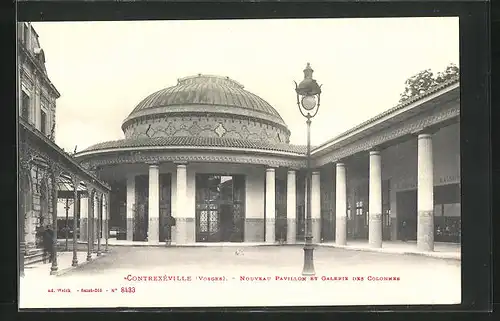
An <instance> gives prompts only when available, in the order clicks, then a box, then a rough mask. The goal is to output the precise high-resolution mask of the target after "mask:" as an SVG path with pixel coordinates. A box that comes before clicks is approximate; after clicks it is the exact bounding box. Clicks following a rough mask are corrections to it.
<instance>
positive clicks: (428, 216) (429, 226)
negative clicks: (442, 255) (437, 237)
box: [417, 133, 434, 251]
mask: <svg viewBox="0 0 500 321" xmlns="http://www.w3.org/2000/svg"><path fill="white" fill-rule="evenodd" d="M432 157H433V156H432V135H431V134H427V133H426V134H420V135H418V182H417V211H418V218H417V247H418V249H419V250H421V251H434V173H433V171H434V170H433V159H432Z"/></svg>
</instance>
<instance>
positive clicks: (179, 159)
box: [82, 151, 306, 170]
mask: <svg viewBox="0 0 500 321" xmlns="http://www.w3.org/2000/svg"><path fill="white" fill-rule="evenodd" d="M193 162H195V163H233V164H255V165H266V166H269V167H287V168H291V169H296V170H297V169H300V168H303V167H305V166H306V164H305V160H302V159H289V158H286V157H276V156H274V157H273V156H266V155H252V154H250V155H249V154H235V153H231V154H215V153H199V152H198V153H179V152H176V153H168V152H163V153H162V152H146V151H144V152H142V153H140V154H139V153H135V154H129V153H127V154H121V155H120V154H105V155H94V156H93V157H89V158H87V159H85V160H83V161H82V165H83V166H109V165H117V164H136V163H144V164H147V163H184V164H185V163H193ZM84 164H85V165H84Z"/></svg>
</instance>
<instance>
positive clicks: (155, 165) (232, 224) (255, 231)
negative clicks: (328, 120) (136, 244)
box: [76, 74, 305, 244]
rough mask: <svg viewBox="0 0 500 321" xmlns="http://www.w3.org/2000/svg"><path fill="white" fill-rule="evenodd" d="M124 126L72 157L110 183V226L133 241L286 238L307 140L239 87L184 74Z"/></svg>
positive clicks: (143, 104)
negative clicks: (289, 192) (289, 196)
mask: <svg viewBox="0 0 500 321" xmlns="http://www.w3.org/2000/svg"><path fill="white" fill-rule="evenodd" d="M122 130H123V132H124V134H125V138H124V139H121V140H116V141H109V142H103V143H99V144H97V145H94V146H91V147H89V148H87V149H86V150H84V151H81V152H79V153H78V154H76V157H77V159H78V160H79V161H80V162H81V163H82V164H83V165H84V166H87V167H88V168H89V169H91V170H94V171H97V173H98V175H99V176H100V178H101V179H103V180H105V181H107V182H108V183H109V184H110V185H111V186H112V193H111V211H110V212H111V213H110V215H111V217H110V226H112V227H113V226H114V227H118V228H119V229H121V230H122V231H123V234H124V235H125V234H126V239H127V240H135V241H144V240H148V241H149V242H150V243H158V242H163V241H165V240H167V241H168V240H172V241H173V242H174V243H177V244H186V243H194V242H244V241H245V242H263V241H264V240H265V239H273V240H275V239H282V240H286V237H287V235H286V226H287V222H286V197H285V193H286V184H285V181H286V180H287V178H288V180H289V181H290V182H291V180H293V183H294V184H290V185H294V187H295V183H296V182H295V181H296V180H297V179H298V178H297V175H296V173H295V171H296V170H299V169H300V168H304V167H305V147H304V146H296V145H291V144H289V141H290V130H289V129H288V127H287V125H286V124H285V122H284V121H283V118H282V117H281V116H280V114H279V113H278V112H277V111H276V110H275V109H274V108H273V107H272V106H271V105H270V104H269V103H268V102H266V101H265V100H264V99H262V98H260V97H259V96H257V95H255V94H253V93H251V92H249V91H247V90H245V89H244V87H243V85H242V84H240V83H238V82H237V81H235V80H232V79H230V78H229V77H220V76H209V75H201V74H199V75H197V76H192V77H186V78H182V79H179V80H178V83H177V85H176V86H172V87H168V88H165V89H161V90H159V91H157V92H155V93H152V94H151V95H149V96H147V97H146V98H144V99H143V100H142V101H141V102H139V103H138V104H137V106H136V107H135V108H134V109H133V110H132V112H131V113H130V115H129V116H128V117H127V118H126V119H125V120H124V121H123V124H122ZM294 193H296V191H294ZM271 196H272V198H273V199H274V201H270V202H267V203H265V202H264V200H265V199H266V197H267V198H268V199H270V198H271ZM298 198H299V199H303V198H304V197H303V191H302V195H301V196H299V197H298ZM302 203H303V201H302ZM82 204H87V202H82ZM266 204H267V205H266ZM85 211H86V210H83V211H82V213H84V212H85ZM276 212H278V213H276ZM266 214H267V215H266ZM172 217H173V218H175V220H172ZM84 221H85V214H82V223H83V222H84ZM173 221H175V223H172V222H173ZM288 223H289V224H288V226H290V224H293V227H292V229H291V230H290V231H292V230H293V231H295V230H296V227H295V224H296V222H295V220H293V221H290V222H288ZM83 224H85V223H83ZM171 225H174V226H173V227H171ZM302 225H303V223H302ZM84 229H85V228H84ZM302 230H303V229H302ZM302 232H303V231H302ZM294 238H295V232H294Z"/></svg>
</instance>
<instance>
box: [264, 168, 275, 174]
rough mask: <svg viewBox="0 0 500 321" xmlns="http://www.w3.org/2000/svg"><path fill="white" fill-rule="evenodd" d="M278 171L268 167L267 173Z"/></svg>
mask: <svg viewBox="0 0 500 321" xmlns="http://www.w3.org/2000/svg"><path fill="white" fill-rule="evenodd" d="M275 171H276V168H274V167H266V172H273V173H274V172H275Z"/></svg>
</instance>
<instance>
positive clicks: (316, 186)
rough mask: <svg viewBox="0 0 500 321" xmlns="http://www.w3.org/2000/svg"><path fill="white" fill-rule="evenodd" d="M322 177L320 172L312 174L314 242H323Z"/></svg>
mask: <svg viewBox="0 0 500 321" xmlns="http://www.w3.org/2000/svg"><path fill="white" fill-rule="evenodd" d="M320 182H321V179H320V173H319V172H313V173H312V176H311V224H312V226H311V227H312V237H313V238H312V241H313V243H319V242H321V190H320V188H321V183H320Z"/></svg>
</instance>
